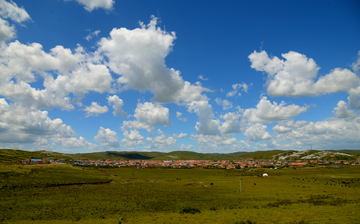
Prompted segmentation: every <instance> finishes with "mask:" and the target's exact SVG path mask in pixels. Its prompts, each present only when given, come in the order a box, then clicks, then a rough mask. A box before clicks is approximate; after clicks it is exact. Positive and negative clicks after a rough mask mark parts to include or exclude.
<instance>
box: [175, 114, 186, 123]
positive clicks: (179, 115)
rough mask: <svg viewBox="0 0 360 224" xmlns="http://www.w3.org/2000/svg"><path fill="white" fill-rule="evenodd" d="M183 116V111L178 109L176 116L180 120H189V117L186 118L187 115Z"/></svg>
mask: <svg viewBox="0 0 360 224" xmlns="http://www.w3.org/2000/svg"><path fill="white" fill-rule="evenodd" d="M181 116H182V113H181V112H178V111H176V117H177V118H178V119H179V120H180V121H183V122H186V121H187V118H186V117H181Z"/></svg>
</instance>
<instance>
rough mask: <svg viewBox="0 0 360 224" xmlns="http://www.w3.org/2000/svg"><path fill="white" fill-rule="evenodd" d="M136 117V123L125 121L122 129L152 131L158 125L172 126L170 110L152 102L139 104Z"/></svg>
mask: <svg viewBox="0 0 360 224" xmlns="http://www.w3.org/2000/svg"><path fill="white" fill-rule="evenodd" d="M134 117H135V118H136V121H124V122H123V126H122V128H129V129H146V130H148V131H150V130H151V129H153V128H154V127H155V126H156V125H163V126H165V127H169V126H170V125H171V120H170V115H169V109H168V108H166V107H163V106H162V105H160V104H156V103H155V104H154V103H151V102H145V103H138V104H137V107H136V109H135V114H134Z"/></svg>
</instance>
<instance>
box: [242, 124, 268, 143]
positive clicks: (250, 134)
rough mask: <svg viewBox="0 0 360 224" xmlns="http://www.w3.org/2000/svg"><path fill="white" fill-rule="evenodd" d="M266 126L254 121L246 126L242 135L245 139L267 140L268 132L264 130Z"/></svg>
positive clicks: (253, 140) (254, 140)
mask: <svg viewBox="0 0 360 224" xmlns="http://www.w3.org/2000/svg"><path fill="white" fill-rule="evenodd" d="M266 128H267V126H266V125H263V124H260V123H256V124H253V125H250V126H248V127H247V128H246V130H245V132H244V135H245V136H246V139H247V140H249V141H252V142H256V141H261V140H267V139H270V138H271V135H270V134H269V132H267V131H266Z"/></svg>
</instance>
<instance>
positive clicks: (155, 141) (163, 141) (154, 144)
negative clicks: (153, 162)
mask: <svg viewBox="0 0 360 224" xmlns="http://www.w3.org/2000/svg"><path fill="white" fill-rule="evenodd" d="M158 133H159V135H158V136H155V137H154V138H150V137H148V138H146V140H147V141H148V142H149V144H150V146H151V148H156V149H165V148H169V147H171V146H173V145H176V142H177V141H176V139H174V138H173V137H171V136H169V137H166V135H165V134H164V133H163V132H162V131H161V130H160V129H158Z"/></svg>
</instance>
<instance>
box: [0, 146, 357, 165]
mask: <svg viewBox="0 0 360 224" xmlns="http://www.w3.org/2000/svg"><path fill="white" fill-rule="evenodd" d="M313 151H314V152H315V150H313ZM287 152H288V153H289V154H291V152H293V151H282V150H270V151H256V152H234V153H227V154H226V153H197V152H192V151H173V152H169V153H164V152H135V151H134V152H129V151H118V152H117V151H107V152H94V153H79V154H61V153H57V152H46V153H42V152H28V151H22V150H12V149H0V163H20V162H21V160H23V159H31V158H57V159H101V160H106V159H109V160H120V159H124V160H238V159H242V158H254V159H272V158H273V156H274V155H278V154H279V153H282V154H284V153H287ZM338 152H344V153H349V154H352V155H354V157H355V158H356V157H359V156H360V150H340V151H338ZM48 155H49V156H48Z"/></svg>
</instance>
